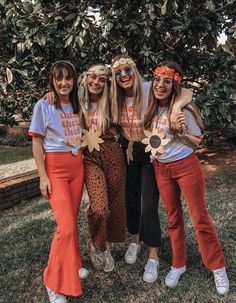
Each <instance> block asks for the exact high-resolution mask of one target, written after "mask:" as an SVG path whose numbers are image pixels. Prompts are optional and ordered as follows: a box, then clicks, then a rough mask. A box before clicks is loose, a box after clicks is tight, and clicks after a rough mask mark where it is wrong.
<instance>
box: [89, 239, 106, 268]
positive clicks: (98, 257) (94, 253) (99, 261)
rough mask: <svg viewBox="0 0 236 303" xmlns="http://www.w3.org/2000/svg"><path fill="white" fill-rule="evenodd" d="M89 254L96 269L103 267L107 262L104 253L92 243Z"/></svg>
mask: <svg viewBox="0 0 236 303" xmlns="http://www.w3.org/2000/svg"><path fill="white" fill-rule="evenodd" d="M89 256H90V260H91V262H92V265H93V267H95V268H96V269H103V266H104V263H105V257H104V253H103V252H102V251H100V250H98V249H96V247H94V246H93V245H92V244H91V243H90V253H89Z"/></svg>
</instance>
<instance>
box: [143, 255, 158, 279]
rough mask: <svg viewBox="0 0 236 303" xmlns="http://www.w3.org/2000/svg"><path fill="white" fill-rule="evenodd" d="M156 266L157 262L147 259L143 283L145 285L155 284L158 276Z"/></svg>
mask: <svg viewBox="0 0 236 303" xmlns="http://www.w3.org/2000/svg"><path fill="white" fill-rule="evenodd" d="M158 266H159V263H158V260H156V259H151V258H149V259H148V261H147V264H146V265H145V271H144V274H143V281H145V282H147V283H153V282H155V281H156V279H157V276H158V271H157V270H158Z"/></svg>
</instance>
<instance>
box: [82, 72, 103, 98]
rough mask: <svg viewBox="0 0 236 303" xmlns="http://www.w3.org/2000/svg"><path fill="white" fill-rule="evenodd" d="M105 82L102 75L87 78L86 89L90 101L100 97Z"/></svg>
mask: <svg viewBox="0 0 236 303" xmlns="http://www.w3.org/2000/svg"><path fill="white" fill-rule="evenodd" d="M106 81H107V80H106V77H105V76H103V75H96V74H95V73H92V74H89V75H88V76H87V87H88V91H89V94H90V98H91V99H98V98H99V97H101V95H102V93H103V91H104V87H105V83H106Z"/></svg>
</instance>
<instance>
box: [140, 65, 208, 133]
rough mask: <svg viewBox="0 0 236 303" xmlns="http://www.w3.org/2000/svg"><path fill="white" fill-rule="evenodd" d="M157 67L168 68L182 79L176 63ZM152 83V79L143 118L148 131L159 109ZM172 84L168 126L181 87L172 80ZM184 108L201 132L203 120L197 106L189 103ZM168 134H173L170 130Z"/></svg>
mask: <svg viewBox="0 0 236 303" xmlns="http://www.w3.org/2000/svg"><path fill="white" fill-rule="evenodd" d="M158 66H167V67H169V68H172V69H174V70H175V71H176V72H177V73H178V74H179V75H180V76H181V77H182V71H181V69H180V66H179V65H178V64H177V63H176V62H171V61H167V62H162V63H160V64H159V65H158ZM153 81H154V79H153V80H152V85H151V86H150V92H149V99H148V108H147V112H146V114H145V117H144V127H145V129H150V128H151V126H152V120H153V118H154V117H155V115H156V114H157V112H158V107H159V102H158V99H156V98H155V96H154V93H153ZM173 84H174V85H173V92H172V95H171V97H170V101H169V106H168V120H169V125H170V115H171V112H172V108H173V106H174V103H175V102H176V100H177V99H178V97H179V96H180V95H181V85H180V83H179V82H178V81H175V80H174V79H173ZM184 108H185V109H187V110H189V111H190V112H191V113H192V114H193V116H194V118H195V119H196V122H197V124H198V126H199V127H200V129H201V130H203V129H204V124H203V120H202V117H201V113H200V111H199V109H198V108H197V106H196V105H195V104H194V103H190V104H188V105H186V106H185V107H184ZM170 132H172V133H173V131H172V130H171V129H170Z"/></svg>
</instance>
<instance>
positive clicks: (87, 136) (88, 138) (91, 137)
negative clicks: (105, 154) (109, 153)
mask: <svg viewBox="0 0 236 303" xmlns="http://www.w3.org/2000/svg"><path fill="white" fill-rule="evenodd" d="M82 132H83V134H84V136H83V138H82V143H81V147H86V146H88V150H89V152H90V153H91V152H92V151H93V150H94V149H96V150H97V151H100V146H99V144H100V143H103V142H104V141H103V140H102V139H101V138H100V136H101V132H100V131H96V130H94V128H90V129H89V130H86V129H83V130H82Z"/></svg>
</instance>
